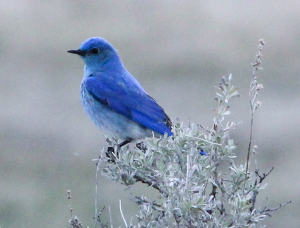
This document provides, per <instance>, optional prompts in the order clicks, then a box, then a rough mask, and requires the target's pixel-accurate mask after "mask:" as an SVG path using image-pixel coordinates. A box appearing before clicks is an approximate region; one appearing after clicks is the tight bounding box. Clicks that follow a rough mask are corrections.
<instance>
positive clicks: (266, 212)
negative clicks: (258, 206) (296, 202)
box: [260, 200, 292, 217]
mask: <svg viewBox="0 0 300 228" xmlns="http://www.w3.org/2000/svg"><path fill="white" fill-rule="evenodd" d="M290 203H292V201H291V200H290V201H288V202H286V203H281V204H279V205H278V206H277V207H274V208H268V209H267V208H266V207H265V208H264V209H263V210H262V211H261V212H260V214H265V215H268V216H270V217H271V215H270V214H269V213H268V212H272V211H276V210H278V209H279V208H281V207H284V206H286V205H287V204H290Z"/></svg>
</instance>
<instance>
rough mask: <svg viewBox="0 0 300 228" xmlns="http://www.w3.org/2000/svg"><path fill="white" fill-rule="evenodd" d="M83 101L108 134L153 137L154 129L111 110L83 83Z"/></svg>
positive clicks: (99, 125) (100, 126)
mask: <svg viewBox="0 0 300 228" xmlns="http://www.w3.org/2000/svg"><path fill="white" fill-rule="evenodd" d="M80 97H81V102H82V105H83V109H84V111H85V112H86V113H87V114H88V116H89V117H90V119H91V120H92V121H93V122H94V123H95V125H96V126H97V127H99V128H100V130H101V131H102V132H103V133H104V134H105V135H107V136H110V137H115V138H117V139H122V140H126V139H141V138H145V137H151V136H152V131H151V130H150V129H148V128H146V127H144V126H142V125H140V124H139V123H136V122H134V121H132V120H130V119H128V118H127V117H125V116H123V115H121V114H119V113H117V112H115V111H113V110H111V109H110V108H109V107H107V106H105V105H103V104H102V103H100V102H99V101H98V100H95V98H94V97H93V96H92V95H91V94H90V93H89V91H87V89H86V88H85V86H84V82H83V83H82V84H81V96H80Z"/></svg>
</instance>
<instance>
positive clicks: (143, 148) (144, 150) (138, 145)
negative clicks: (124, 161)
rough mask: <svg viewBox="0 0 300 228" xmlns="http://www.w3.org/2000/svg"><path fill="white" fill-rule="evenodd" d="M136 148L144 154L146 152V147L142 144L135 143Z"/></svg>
mask: <svg viewBox="0 0 300 228" xmlns="http://www.w3.org/2000/svg"><path fill="white" fill-rule="evenodd" d="M136 147H137V148H139V149H140V150H141V151H143V152H144V153H146V151H147V147H146V145H145V144H144V143H143V142H140V143H137V144H136Z"/></svg>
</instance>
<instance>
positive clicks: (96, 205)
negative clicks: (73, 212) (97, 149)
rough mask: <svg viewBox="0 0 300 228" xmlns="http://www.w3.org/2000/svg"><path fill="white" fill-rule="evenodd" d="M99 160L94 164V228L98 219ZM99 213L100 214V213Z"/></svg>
mask: <svg viewBox="0 0 300 228" xmlns="http://www.w3.org/2000/svg"><path fill="white" fill-rule="evenodd" d="M100 158H101V156H99V159H98V160H97V162H96V167H97V168H96V187H95V191H96V192H95V228H97V218H98V172H99V167H100ZM100 213H101V212H100Z"/></svg>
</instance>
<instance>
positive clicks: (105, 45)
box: [68, 37, 122, 70]
mask: <svg viewBox="0 0 300 228" xmlns="http://www.w3.org/2000/svg"><path fill="white" fill-rule="evenodd" d="M68 52H69V53H72V54H77V55H79V56H80V57H81V58H82V59H83V61H84V62H85V64H86V66H87V67H89V68H94V70H101V69H97V68H104V67H105V66H106V65H107V66H108V67H110V65H115V66H114V67H116V66H117V65H118V64H121V60H120V57H119V55H118V53H117V51H116V50H115V49H114V47H113V46H112V45H111V44H110V43H109V42H107V41H106V40H104V39H102V38H100V37H93V38H89V39H87V40H86V41H84V42H83V43H82V44H81V45H80V47H79V49H77V50H69V51H68ZM121 65H122V64H121Z"/></svg>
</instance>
